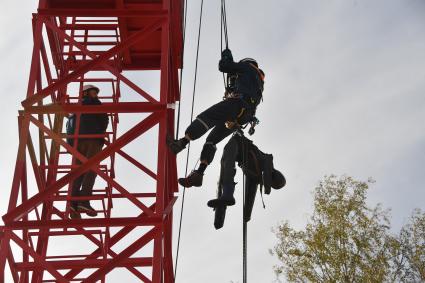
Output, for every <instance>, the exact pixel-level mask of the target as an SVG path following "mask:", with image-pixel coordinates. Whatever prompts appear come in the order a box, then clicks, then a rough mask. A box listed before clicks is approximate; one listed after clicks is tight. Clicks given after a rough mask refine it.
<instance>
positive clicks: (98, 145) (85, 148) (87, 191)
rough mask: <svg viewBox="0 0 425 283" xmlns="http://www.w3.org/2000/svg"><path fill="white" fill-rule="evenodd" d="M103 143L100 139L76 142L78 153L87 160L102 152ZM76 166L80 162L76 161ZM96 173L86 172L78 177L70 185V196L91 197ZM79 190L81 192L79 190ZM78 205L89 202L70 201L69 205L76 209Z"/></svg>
mask: <svg viewBox="0 0 425 283" xmlns="http://www.w3.org/2000/svg"><path fill="white" fill-rule="evenodd" d="M102 147H103V141H102V140H101V139H80V140H78V146H77V149H78V151H79V152H80V153H81V154H82V155H84V156H85V157H86V158H87V159H90V158H91V157H93V156H94V155H96V154H97V153H98V152H100V151H101V150H102ZM76 164H77V165H81V164H82V163H81V161H80V160H78V159H77V160H76ZM96 176H97V175H96V173H95V172H94V171H92V170H89V171H87V172H86V173H84V174H82V175H81V176H80V177H78V178H77V179H75V180H74V182H73V184H72V196H91V195H92V191H93V186H94V182H95V180H96ZM80 188H81V190H80ZM78 203H85V204H88V203H89V201H88V200H85V201H78V202H77V201H72V202H71V205H72V206H74V207H76V206H78Z"/></svg>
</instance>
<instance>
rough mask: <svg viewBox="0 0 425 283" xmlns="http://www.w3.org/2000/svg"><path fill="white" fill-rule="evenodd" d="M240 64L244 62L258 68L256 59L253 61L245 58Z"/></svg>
mask: <svg viewBox="0 0 425 283" xmlns="http://www.w3.org/2000/svg"><path fill="white" fill-rule="evenodd" d="M239 62H240V63H242V62H246V63H250V64H253V65H254V66H255V67H257V68H258V63H257V61H256V60H255V59H252V58H244V59H242V60H240V61H239Z"/></svg>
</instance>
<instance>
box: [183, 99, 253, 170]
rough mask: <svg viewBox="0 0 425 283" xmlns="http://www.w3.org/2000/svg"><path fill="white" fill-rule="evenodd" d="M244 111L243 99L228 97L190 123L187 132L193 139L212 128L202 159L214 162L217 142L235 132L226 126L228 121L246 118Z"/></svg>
mask: <svg viewBox="0 0 425 283" xmlns="http://www.w3.org/2000/svg"><path fill="white" fill-rule="evenodd" d="M244 112H245V110H244V102H243V101H242V100H241V99H237V98H236V99H226V100H223V101H221V102H219V103H217V104H214V105H213V106H211V107H210V108H208V109H207V110H205V111H204V112H202V113H201V114H199V115H198V116H197V118H196V119H195V120H194V121H193V122H192V123H191V124H190V125H189V127H188V128H187V129H186V132H185V134H186V135H188V136H189V137H190V139H191V140H196V139H198V138H200V137H201V136H203V135H204V134H205V133H206V132H207V131H208V130H210V129H211V128H212V131H211V132H210V134H209V135H208V137H207V139H206V141H205V144H204V147H203V149H202V152H201V161H207V162H208V164H210V163H211V162H212V160H213V159H214V155H215V151H216V144H218V143H219V142H221V141H222V140H223V139H225V138H226V137H228V136H229V135H230V134H231V133H233V132H234V130H233V129H228V128H226V126H225V123H226V121H235V120H236V119H239V120H241V119H246V118H245V117H246V116H247V115H246V114H245V113H244Z"/></svg>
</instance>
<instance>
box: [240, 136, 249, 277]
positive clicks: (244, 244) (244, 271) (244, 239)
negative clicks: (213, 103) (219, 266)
mask: <svg viewBox="0 0 425 283" xmlns="http://www.w3.org/2000/svg"><path fill="white" fill-rule="evenodd" d="M241 134H242V164H243V169H242V199H243V205H242V267H243V268H242V278H243V283H247V222H246V221H245V219H246V209H245V203H246V192H245V190H246V187H245V179H246V177H245V170H247V169H248V164H246V160H245V151H246V148H245V139H244V135H243V132H242V130H241Z"/></svg>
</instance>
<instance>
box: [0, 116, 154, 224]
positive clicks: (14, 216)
mask: <svg viewBox="0 0 425 283" xmlns="http://www.w3.org/2000/svg"><path fill="white" fill-rule="evenodd" d="M158 115H159V114H157V113H153V114H151V115H150V116H149V117H148V118H146V119H145V120H143V121H142V122H140V123H138V124H137V125H136V126H134V127H133V128H132V129H131V130H129V131H128V132H126V133H125V134H123V135H122V136H121V137H120V138H118V139H117V140H116V141H115V143H114V144H111V145H109V146H107V147H106V148H105V149H103V150H102V151H101V152H100V153H98V154H96V155H95V156H94V157H92V158H90V159H89V160H87V159H86V162H85V163H83V164H82V165H81V166H80V167H79V168H76V169H74V170H72V171H71V172H70V173H69V174H67V175H66V176H64V177H62V178H61V179H59V180H58V181H56V182H54V183H53V184H51V185H50V186H48V187H47V188H46V189H45V190H44V191H42V192H39V193H38V194H36V195H35V196H33V197H31V198H30V199H28V201H26V202H25V203H22V204H21V205H19V206H17V207H16V208H14V209H13V210H12V211H9V212H8V213H7V214H5V215H4V216H3V221H4V222H5V223H8V222H11V221H14V220H18V219H19V218H20V217H22V215H24V214H25V213H28V212H29V211H31V210H32V209H33V208H35V207H36V206H38V205H39V204H40V203H42V202H43V201H44V200H45V199H47V198H48V197H49V196H50V195H52V194H53V193H55V192H57V191H58V190H59V189H60V188H62V187H63V186H65V185H67V184H68V183H69V182H70V181H71V180H74V179H75V178H77V177H78V176H80V175H81V174H83V173H84V172H86V171H87V170H89V169H94V168H92V167H94V166H95V165H96V164H98V163H99V162H100V161H102V160H103V159H105V158H107V157H108V156H110V155H111V154H112V153H114V152H115V150H116V149H120V148H122V147H123V146H125V145H126V144H128V143H129V142H131V141H132V140H134V139H135V138H136V137H138V136H140V135H141V134H142V133H144V132H145V131H147V130H148V129H150V128H151V127H152V126H153V125H154V124H155V123H156V120H157V117H158ZM33 122H36V121H33ZM62 143H63V145H64V146H67V147H68V148H69V149H68V148H67V149H68V150H71V151H74V152H75V153H76V154H78V152H76V150H75V149H73V148H71V147H69V145H68V144H66V143H64V142H63V141H62ZM80 156H81V158H82V159H84V157H83V156H82V155H81V154H80Z"/></svg>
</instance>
